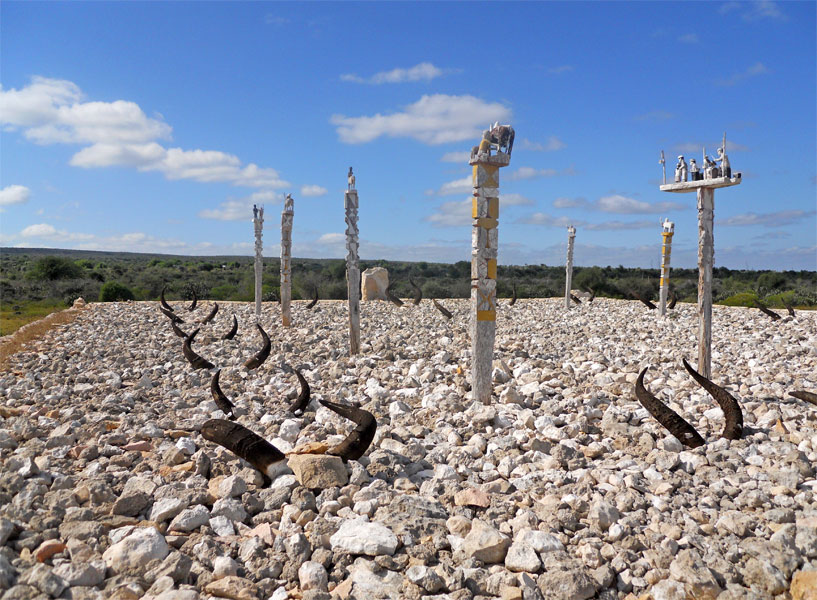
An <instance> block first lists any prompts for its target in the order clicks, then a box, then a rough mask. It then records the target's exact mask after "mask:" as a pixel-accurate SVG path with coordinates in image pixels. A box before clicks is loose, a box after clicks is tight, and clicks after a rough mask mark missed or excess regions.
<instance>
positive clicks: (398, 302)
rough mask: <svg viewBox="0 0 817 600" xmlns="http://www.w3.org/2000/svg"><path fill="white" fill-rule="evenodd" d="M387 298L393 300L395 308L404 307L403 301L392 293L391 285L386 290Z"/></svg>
mask: <svg viewBox="0 0 817 600" xmlns="http://www.w3.org/2000/svg"><path fill="white" fill-rule="evenodd" d="M386 298H388V299H389V300H391V302H392V304H394V305H395V306H403V301H402V300H400V298H398V297H397V296H395V295H394V294H392V293H391V284H389V286H388V287H387V288H386Z"/></svg>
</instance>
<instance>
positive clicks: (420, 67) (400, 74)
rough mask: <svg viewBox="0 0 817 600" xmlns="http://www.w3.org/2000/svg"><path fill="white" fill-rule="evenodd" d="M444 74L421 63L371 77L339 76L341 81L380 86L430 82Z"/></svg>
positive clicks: (433, 67)
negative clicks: (383, 84)
mask: <svg viewBox="0 0 817 600" xmlns="http://www.w3.org/2000/svg"><path fill="white" fill-rule="evenodd" d="M444 73H445V71H444V70H443V69H440V68H439V67H435V66H434V65H433V64H431V63H429V62H422V63H420V64H417V65H414V66H413V67H410V68H408V69H400V68H398V69H392V70H391V71H380V72H379V73H375V74H374V75H372V76H371V77H360V76H358V75H355V74H354V73H346V74H344V75H341V76H340V79H341V81H351V82H354V83H371V84H374V85H380V84H381V83H406V82H414V81H431V80H432V79H435V78H437V77H440V76H442V75H443V74H444Z"/></svg>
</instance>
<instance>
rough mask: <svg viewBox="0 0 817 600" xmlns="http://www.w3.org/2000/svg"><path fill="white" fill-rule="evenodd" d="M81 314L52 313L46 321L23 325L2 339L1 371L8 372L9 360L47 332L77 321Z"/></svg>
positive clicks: (0, 346) (69, 310) (67, 310)
mask: <svg viewBox="0 0 817 600" xmlns="http://www.w3.org/2000/svg"><path fill="white" fill-rule="evenodd" d="M86 310H87V309H86ZM81 312H82V311H81V310H74V309H70V308H69V309H65V310H61V311H59V312H52V313H51V314H49V315H48V316H46V317H45V318H44V319H40V320H39V321H34V322H33V323H29V324H28V325H23V326H22V327H20V328H19V329H18V330H17V331H15V332H14V333H13V334H12V335H8V336H6V337H4V338H0V371H6V370H8V368H9V367H10V364H9V361H8V358H9V357H10V356H12V355H13V354H16V353H17V352H20V351H21V350H25V346H26V344H28V343H30V342H33V341H34V340H37V339H39V338H41V337H42V336H43V335H45V334H46V332H48V331H49V330H50V329H53V328H54V327H57V326H58V325H65V324H67V323H70V322H71V321H73V320H74V319H76V318H77V317H78V316H79V314H80V313H81Z"/></svg>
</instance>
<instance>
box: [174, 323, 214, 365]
mask: <svg viewBox="0 0 817 600" xmlns="http://www.w3.org/2000/svg"><path fill="white" fill-rule="evenodd" d="M198 333H199V330H198V329H196V330H195V331H194V332H193V333H191V334H190V335H188V336H187V337H186V338H184V344H182V353H183V354H184V357H185V358H186V359H187V361H188V362H189V363H190V364H191V365H193V368H194V369H212V368H213V367H214V366H215V365H214V364H213V363H211V362H210V361H209V360H205V359H204V358H202V357H201V356H199V355H198V354H196V353H195V352H193V348H191V347H190V344H192V343H193V339H194V338H195V337H196V335H198Z"/></svg>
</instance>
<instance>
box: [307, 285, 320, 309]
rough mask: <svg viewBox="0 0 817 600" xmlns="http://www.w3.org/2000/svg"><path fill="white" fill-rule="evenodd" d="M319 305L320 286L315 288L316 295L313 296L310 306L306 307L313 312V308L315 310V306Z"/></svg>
mask: <svg viewBox="0 0 817 600" xmlns="http://www.w3.org/2000/svg"><path fill="white" fill-rule="evenodd" d="M317 303H318V286H315V295H314V296H312V300H311V301H310V302H309V304H307V305H306V308H308V309H309V310H312V309H313V308H315V305H316V304H317Z"/></svg>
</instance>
